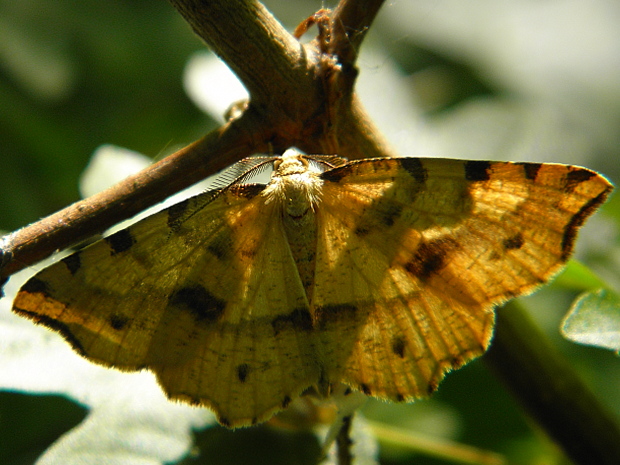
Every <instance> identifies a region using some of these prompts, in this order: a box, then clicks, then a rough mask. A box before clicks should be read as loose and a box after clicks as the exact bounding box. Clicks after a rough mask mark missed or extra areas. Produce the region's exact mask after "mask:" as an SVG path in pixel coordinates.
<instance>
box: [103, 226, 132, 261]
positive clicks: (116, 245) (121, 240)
mask: <svg viewBox="0 0 620 465" xmlns="http://www.w3.org/2000/svg"><path fill="white" fill-rule="evenodd" d="M103 240H104V241H106V242H107V243H108V245H109V246H110V249H112V255H116V254H119V253H121V252H125V251H126V250H129V249H130V248H131V246H132V245H134V244H135V243H136V240H135V239H134V237H133V236H132V235H131V232H130V231H129V229H121V230H120V231H118V232H117V233H114V234H112V235H111V236H108V237H105V238H104V239H103Z"/></svg>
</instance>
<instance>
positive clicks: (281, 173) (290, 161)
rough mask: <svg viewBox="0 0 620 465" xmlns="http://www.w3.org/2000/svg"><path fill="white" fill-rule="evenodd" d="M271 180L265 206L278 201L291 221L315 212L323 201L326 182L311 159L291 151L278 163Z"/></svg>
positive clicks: (265, 194)
mask: <svg viewBox="0 0 620 465" xmlns="http://www.w3.org/2000/svg"><path fill="white" fill-rule="evenodd" d="M273 168H274V172H273V174H272V175H271V180H270V181H269V184H267V187H266V188H265V190H264V191H263V195H264V196H266V197H267V200H266V202H265V203H270V202H277V203H278V204H279V205H280V206H281V207H282V208H283V209H284V211H286V213H287V215H289V216H290V217H291V218H293V219H296V218H301V217H303V216H304V215H305V214H306V213H307V212H308V211H309V210H311V211H314V209H315V206H316V205H317V203H318V202H319V201H320V197H321V188H322V186H323V180H322V179H321V178H320V174H321V170H320V169H319V168H318V167H317V166H315V165H313V164H312V163H310V162H309V160H308V158H307V157H305V156H304V155H301V154H299V153H297V152H295V151H292V150H288V151H287V152H285V153H284V154H283V155H282V157H281V158H278V159H277V160H276V161H275V162H274V166H273Z"/></svg>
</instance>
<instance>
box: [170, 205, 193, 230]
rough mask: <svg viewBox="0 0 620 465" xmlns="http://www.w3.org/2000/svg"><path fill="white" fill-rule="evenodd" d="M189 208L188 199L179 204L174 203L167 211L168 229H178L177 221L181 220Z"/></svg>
mask: <svg viewBox="0 0 620 465" xmlns="http://www.w3.org/2000/svg"><path fill="white" fill-rule="evenodd" d="M188 206H189V199H185V200H183V201H181V202H179V203H175V204H174V205H172V206H171V207H170V208H168V210H166V211H167V212H168V227H169V228H170V229H172V230H173V231H176V230H177V229H179V221H180V220H181V218H183V215H184V214H185V212H186V211H187V207H188Z"/></svg>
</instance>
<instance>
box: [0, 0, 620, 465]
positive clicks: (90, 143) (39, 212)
mask: <svg viewBox="0 0 620 465" xmlns="http://www.w3.org/2000/svg"><path fill="white" fill-rule="evenodd" d="M265 3H266V4H267V6H268V7H269V8H270V9H271V10H272V11H273V12H274V14H275V15H276V16H277V17H278V18H280V19H281V20H282V21H283V22H284V23H285V25H286V26H287V27H288V28H289V29H292V28H293V27H294V26H295V24H296V23H297V22H299V21H300V20H302V19H303V18H304V17H306V16H308V15H309V14H311V13H312V12H313V11H314V10H316V9H318V8H319V7H321V6H322V2H319V1H294V2H289V1H284V0H272V1H267V2H265ZM412 3H414V2H412ZM517 3H518V2H517ZM526 3H527V2H526ZM603 3H604V2H603ZM389 8H390V7H389V6H387V5H386V7H385V10H389ZM524 8H526V7H525V6H524ZM585 8H586V6H585V5H584V9H585ZM382 15H384V12H381V13H380V16H379V19H378V21H377V25H376V27H375V28H374V29H373V30H372V31H371V34H370V36H369V42H370V43H375V44H380V45H381V46H382V47H384V48H385V49H386V50H387V53H388V55H389V56H390V57H391V58H392V59H394V60H395V61H396V62H397V64H398V65H399V66H400V67H401V68H402V70H403V71H405V72H406V73H407V74H408V75H409V76H410V77H411V87H412V89H414V90H417V91H421V92H423V95H422V96H421V97H420V101H421V103H420V105H421V107H422V108H423V109H424V111H423V113H424V116H425V117H427V118H428V119H429V121H432V120H433V119H434V118H444V117H448V118H449V117H451V116H453V115H454V114H455V112H458V111H459V109H461V107H460V105H461V104H462V103H463V102H469V101H474V100H475V99H479V98H489V99H497V98H500V97H504V96H507V95H508V96H511V97H514V96H515V95H517V94H518V93H519V88H518V86H517V87H515V86H512V87H511V85H509V84H507V83H506V81H502V79H501V78H497V79H493V75H492V74H489V73H488V63H489V62H486V65H485V62H484V60H481V59H480V56H476V55H475V54H467V53H461V54H459V53H458V51H457V52H454V51H450V48H449V46H447V45H446V44H445V43H442V42H441V41H437V40H434V39H433V38H432V37H431V38H429V40H421V39H420V37H419V36H416V35H415V34H411V35H409V34H406V35H400V34H401V30H400V29H399V28H391V27H390V22H389V21H390V12H389V11H387V12H385V17H383V16H382ZM492 18H493V15H489V17H488V18H486V21H487V22H492V21H494V19H492ZM559 42H560V43H561V40H560V41H559ZM201 49H203V45H202V44H201V42H200V41H199V40H198V39H197V38H196V37H195V36H194V35H193V34H192V32H191V30H190V28H189V27H188V26H187V25H186V24H185V23H184V21H183V20H182V19H181V17H180V16H179V15H178V14H177V13H176V12H175V11H174V9H173V8H172V7H171V6H170V5H169V4H168V3H166V2H165V1H145V0H112V1H106V2H100V1H96V0H81V1H80V2H73V1H69V0H54V1H52V0H26V1H20V2H15V1H11V0H0V161H1V162H2V169H1V170H0V199H1V201H0V229H4V230H12V229H16V228H18V227H20V226H23V225H25V224H27V223H29V222H32V221H35V220H36V219H38V218H39V217H42V216H45V215H47V214H49V213H51V212H53V211H56V210H58V209H60V208H62V207H64V206H66V205H68V204H69V203H71V202H73V201H75V200H77V199H78V191H77V186H78V177H79V175H80V173H81V172H82V170H83V168H84V167H85V165H86V164H87V162H88V159H89V157H90V155H91V153H92V152H93V151H94V150H95V148H97V147H98V146H100V145H101V144H107V143H111V144H116V145H120V146H124V147H128V148H130V149H132V150H136V151H139V152H142V153H145V154H147V155H149V156H152V157H153V158H161V157H163V156H165V155H166V154H168V153H171V152H172V151H174V150H175V149H177V148H179V147H182V146H184V145H186V144H187V143H189V142H192V141H193V140H195V139H197V138H198V137H200V136H201V135H202V134H204V133H205V132H207V131H209V130H210V129H212V128H214V127H215V122H214V121H213V120H212V119H211V118H210V117H209V116H207V115H205V114H203V113H201V112H200V111H198V110H197V109H196V107H195V106H194V105H193V104H192V102H191V101H190V100H189V99H188V98H187V96H186V94H185V92H184V90H183V87H182V74H183V68H184V66H185V63H186V61H187V59H188V57H189V56H190V54H191V53H192V52H194V51H196V50H201ZM559 52H562V50H558V53H559ZM535 53H536V51H535V50H532V55H534V54H535ZM532 58H534V57H532ZM485 66H486V68H485ZM524 66H525V65H524ZM575 66H579V63H577V64H575ZM583 66H587V64H585V63H584V65H583ZM485 69H486V70H487V72H486V74H485V71H484V70H485ZM207 85H208V84H207ZM616 91H618V89H616ZM580 95H581V94H580ZM520 97H523V95H521V96H520ZM529 97H530V98H534V99H537V98H538V96H536V93H535V92H533V93H532V94H531V95H530V96H529ZM583 98H584V99H587V98H588V95H587V93H584V94H583ZM537 101H538V100H537ZM612 103H613V102H612ZM616 103H617V102H616ZM561 106H562V105H560V107H561ZM566 108H568V107H566ZM605 108H607V107H605ZM613 108H615V110H614V111H615V113H613V112H612V114H611V117H612V122H613V121H616V120H618V115H620V105H618V106H617V108H616V107H613V105H612V109H613ZM567 112H568V113H570V108H568V110H567ZM603 116H605V117H607V116H608V115H603ZM584 118H585V117H584ZM613 118H616V120H614V119H613ZM608 119H609V118H608ZM571 124H574V123H571ZM592 125H593V126H594V125H597V121H593V122H592ZM569 126H570V125H569ZM584 127H587V125H585V126H584ZM601 131H602V129H601ZM543 132H544V128H543ZM597 137H598V139H597V140H599V141H600V143H597V144H593V145H592V146H591V147H590V148H589V150H588V151H587V154H586V155H584V156H583V158H582V163H583V164H586V165H588V166H589V167H591V168H594V169H601V170H603V171H604V172H606V173H607V174H608V175H610V176H611V179H612V180H614V179H615V180H616V181H617V180H618V175H619V173H620V168H618V164H617V160H618V156H619V155H620V153H618V150H617V145H614V141H617V139H615V138H617V137H618V135H617V134H616V135H614V134H611V133H604V134H602V135H601V134H597ZM610 141H611V142H610ZM613 147H616V149H615V151H614V149H613ZM475 148H476V147H474V149H475ZM579 149H580V148H579V147H578V148H576V149H575V151H578V150H579ZM469 151H470V150H469ZM469 151H468V152H469ZM483 153H484V152H483ZM445 156H447V157H460V156H461V155H460V154H459V153H445ZM538 156H539V158H541V161H542V160H543V159H544V154H539V155H538ZM570 156H571V158H570V162H571V163H572V162H574V160H575V159H577V160H579V159H580V158H579V157H580V155H579V153H577V154H575V153H571V154H570ZM575 157H576V158H575ZM556 161H560V160H556ZM616 199H618V196H616ZM616 199H613V200H612V202H610V204H609V205H608V206H607V207H606V215H607V217H608V218H615V219H616V220H617V219H618V218H620V204H619V202H618V201H617V200H616ZM600 224H601V223H599V226H600ZM605 228H607V229H605ZM606 230H607V231H609V228H608V226H605V227H603V228H602V229H601V231H603V232H604V231H606ZM597 232H598V231H597ZM604 234H606V235H607V237H608V238H609V236H611V237H612V239H611V240H609V239H608V240H607V242H605V243H606V244H609V243H610V241H611V242H612V243H613V241H614V240H616V239H613V236H614V234H615V232H614V231H613V230H612V231H611V232H607V233H604ZM584 235H586V234H585V233H584ZM583 255H584V257H583V258H584V260H586V261H587V263H588V265H590V266H592V267H593V268H595V269H596V270H597V271H598V272H600V273H602V274H603V275H604V279H605V281H606V282H608V283H609V284H610V285H611V286H612V287H613V286H616V285H618V283H620V278H619V277H618V272H617V271H618V270H617V265H618V263H619V262H620V253H619V252H618V244H617V243H616V244H615V248H614V249H613V250H606V249H596V247H595V246H594V245H591V246H590V247H589V249H588V250H587V251H586V252H584V254H583ZM576 281H578V279H577V280H576ZM577 290H578V289H575V288H573V290H572V291H570V290H569V291H567V290H566V289H560V288H559V287H558V288H553V287H552V288H550V289H548V290H546V291H545V292H543V293H539V294H536V295H535V296H532V297H528V298H527V299H525V301H526V304H527V305H529V306H530V307H531V308H533V309H545V312H533V313H534V317H535V318H536V320H537V322H538V323H539V324H540V325H541V327H543V328H544V329H545V330H546V331H548V333H549V337H550V338H551V339H552V341H553V343H554V344H556V346H557V347H558V349H559V350H560V351H562V352H563V353H564V354H565V355H566V356H568V357H570V358H571V360H572V361H573V364H574V367H575V369H576V370H578V371H579V372H580V374H582V376H583V377H584V378H586V380H587V381H588V382H589V383H590V384H591V385H592V386H593V387H594V390H595V392H596V393H597V394H598V395H600V397H601V398H602V399H603V401H604V402H605V403H606V404H607V405H608V406H609V409H610V410H612V411H613V412H614V413H615V414H617V415H618V416H620V396H618V390H619V388H620V366H619V363H618V359H617V358H615V357H614V355H613V354H612V353H610V352H607V351H603V350H597V349H594V348H586V347H583V346H577V345H574V344H571V343H569V342H567V341H565V340H563V339H562V338H561V336H560V334H559V332H558V326H559V323H560V320H561V318H562V315H563V313H564V312H565V311H566V310H567V309H568V308H569V306H570V302H571V300H572V299H573V298H574V297H575V296H576V293H577ZM364 412H365V414H366V415H367V416H368V417H369V418H372V419H373V420H378V421H385V422H389V423H390V424H394V425H397V426H400V427H402V428H404V429H406V430H413V431H415V430H417V431H421V432H423V433H424V434H426V435H438V436H445V437H449V438H451V439H453V440H458V441H460V442H463V443H466V444H471V445H475V446H477V447H480V448H487V449H489V450H493V451H495V452H499V453H502V454H506V456H507V457H508V458H509V459H510V463H514V464H526V463H528V464H529V463H546V464H554V463H563V462H562V460H563V459H562V458H561V454H559V453H558V452H557V450H556V449H555V448H554V446H553V445H551V444H550V443H549V442H548V441H547V439H545V437H544V435H543V434H542V433H541V432H540V431H539V430H537V429H536V427H532V425H531V424H530V423H529V422H528V420H527V418H526V417H524V415H523V414H522V412H521V410H520V407H519V406H518V405H516V404H515V402H514V401H513V399H512V398H511V397H510V396H509V395H508V394H507V393H506V391H505V390H504V389H503V388H502V386H501V385H499V384H498V383H497V381H496V380H495V379H494V378H493V377H492V375H491V374H490V373H489V372H488V371H487V370H486V369H485V367H484V364H483V363H482V361H481V360H477V361H475V362H473V363H470V364H469V365H468V366H466V367H465V368H463V369H461V370H459V371H457V372H455V373H453V374H451V375H449V376H448V377H447V378H446V380H445V381H444V382H443V384H442V386H441V388H440V389H439V391H438V393H437V394H436V395H435V396H434V397H433V398H432V399H431V400H428V401H421V402H417V403H414V404H412V405H391V404H385V403H381V402H375V401H371V402H369V403H368V405H367V406H366V407H365V409H364ZM83 415H84V413H83V410H82V408H81V407H79V406H78V405H76V404H74V403H72V402H70V401H68V400H66V399H64V398H61V399H59V398H58V397H56V396H29V395H23V394H18V393H11V392H3V393H0V431H1V432H2V433H0V463H3V464H10V465H17V464H28V463H32V461H33V460H34V458H35V457H36V456H38V454H39V453H40V452H41V451H42V450H44V449H45V448H46V446H48V445H49V444H50V443H51V442H52V441H53V440H54V438H56V437H58V436H59V435H60V434H61V433H62V432H64V431H68V430H69V429H70V428H71V427H72V426H74V425H75V424H77V423H78V422H79V421H80V419H81V418H82V416H83ZM196 438H197V443H196V444H197V447H198V450H200V451H202V452H203V454H200V453H197V454H194V455H192V456H191V457H190V458H188V459H187V460H186V461H184V463H222V464H223V463H241V462H240V461H242V463H246V464H250V463H257V464H258V463H266V462H269V463H274V464H275V463H289V464H290V463H308V462H307V461H305V460H306V459H304V455H303V454H302V453H300V451H302V450H303V451H306V450H310V451H314V452H308V453H309V454H313V453H316V448H317V447H318V446H317V445H316V444H315V443H313V442H312V441H313V440H314V439H313V437H308V436H297V435H292V434H291V433H288V432H285V433H283V432H279V431H277V430H275V431H274V430H271V429H270V428H269V427H267V426H260V427H257V428H255V429H248V430H243V431H237V432H229V431H225V430H223V429H221V428H219V427H215V428H209V429H206V430H204V431H201V432H197V433H196ZM296 454H299V456H297V455H296ZM293 457H294V458H293ZM381 457H382V458H381V463H383V464H389V465H399V464H406V463H416V464H421V465H425V464H426V465H430V464H439V463H445V462H440V461H438V460H435V459H429V458H426V457H424V456H422V455H419V454H413V453H412V452H411V451H407V450H402V449H399V448H394V447H386V448H384V449H383V451H382V456H381Z"/></svg>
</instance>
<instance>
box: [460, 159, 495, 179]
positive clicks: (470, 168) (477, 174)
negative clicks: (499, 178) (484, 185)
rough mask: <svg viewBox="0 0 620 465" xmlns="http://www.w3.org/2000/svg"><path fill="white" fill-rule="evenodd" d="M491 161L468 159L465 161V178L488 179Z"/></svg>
mask: <svg viewBox="0 0 620 465" xmlns="http://www.w3.org/2000/svg"><path fill="white" fill-rule="evenodd" d="M490 168H491V162H490V161H483V160H470V161H466V162H465V179H467V180H468V181H488V180H489V179H490V178H491V174H490Z"/></svg>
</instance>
